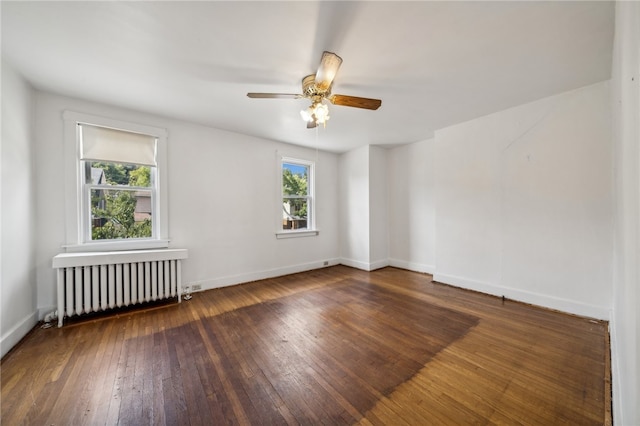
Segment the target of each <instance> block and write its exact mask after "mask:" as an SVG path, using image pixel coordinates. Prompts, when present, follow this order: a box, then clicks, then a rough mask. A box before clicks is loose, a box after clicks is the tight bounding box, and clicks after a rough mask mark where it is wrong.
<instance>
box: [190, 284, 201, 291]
mask: <svg viewBox="0 0 640 426" xmlns="http://www.w3.org/2000/svg"><path fill="white" fill-rule="evenodd" d="M191 289H192V290H193V291H198V290H202V286H201V285H200V284H194V285H192V286H191Z"/></svg>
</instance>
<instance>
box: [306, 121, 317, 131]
mask: <svg viewBox="0 0 640 426" xmlns="http://www.w3.org/2000/svg"><path fill="white" fill-rule="evenodd" d="M317 125H318V124H317V123H316V120H311V121H307V129H315V127H316V126H317Z"/></svg>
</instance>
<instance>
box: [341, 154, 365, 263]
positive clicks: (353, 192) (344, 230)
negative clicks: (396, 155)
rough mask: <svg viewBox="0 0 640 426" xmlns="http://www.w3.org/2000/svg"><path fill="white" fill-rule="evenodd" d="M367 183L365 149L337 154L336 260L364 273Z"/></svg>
mask: <svg viewBox="0 0 640 426" xmlns="http://www.w3.org/2000/svg"><path fill="white" fill-rule="evenodd" d="M369 184H370V182H369V147H368V146H363V147H360V148H357V149H354V150H352V151H349V152H346V153H344V154H342V155H340V158H339V184H338V188H339V192H338V200H339V201H338V208H339V217H340V220H339V226H340V261H341V262H342V263H343V264H345V265H349V266H352V267H355V268H359V269H364V270H369V269H370V246H369V238H370V235H369V230H370V227H369Z"/></svg>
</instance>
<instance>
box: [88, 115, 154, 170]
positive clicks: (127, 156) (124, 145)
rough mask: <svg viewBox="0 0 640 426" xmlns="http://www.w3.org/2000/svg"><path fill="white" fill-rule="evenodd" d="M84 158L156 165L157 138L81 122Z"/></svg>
mask: <svg viewBox="0 0 640 426" xmlns="http://www.w3.org/2000/svg"><path fill="white" fill-rule="evenodd" d="M80 131H81V132H82V147H81V150H80V158H81V159H82V160H93V161H108V162H114V163H129V164H142V165H145V166H156V138H155V137H154V136H150V135H143V134H141V133H132V132H125V131H122V130H116V129H110V128H107V127H98V126H91V125H88V124H80Z"/></svg>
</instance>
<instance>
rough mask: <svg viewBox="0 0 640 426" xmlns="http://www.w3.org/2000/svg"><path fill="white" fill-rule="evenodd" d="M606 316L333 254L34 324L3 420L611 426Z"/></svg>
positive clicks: (8, 383)
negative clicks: (358, 265) (308, 265)
mask: <svg viewBox="0 0 640 426" xmlns="http://www.w3.org/2000/svg"><path fill="white" fill-rule="evenodd" d="M607 327H608V326H607V323H606V322H602V321H594V320H591V319H588V318H580V317H576V316H572V315H567V314H563V313H559V312H554V311H550V310H546V309H541V308H537V307H534V306H529V305H526V304H522V303H517V302H513V301H510V300H502V299H501V298H497V297H492V296H487V295H484V294H481V293H476V292H472V291H466V290H461V289H456V288H454V287H450V286H447V285H443V284H440V283H435V282H432V280H431V276H429V275H426V274H418V273H413V272H408V271H404V270H400V269H396V268H383V269H380V270H377V271H373V272H366V271H360V270H356V269H352V268H348V267H344V266H336V267H331V268H325V269H320V270H315V271H310V272H306V273H301V274H294V275H288V276H283V277H277V278H273V279H270V280H263V281H256V282H251V283H247V284H243V285H238V286H233V287H227V288H221V289H216V290H210V291H206V292H199V293H194V294H193V299H192V300H190V301H184V302H183V303H181V304H169V305H164V306H149V307H142V308H140V309H134V310H130V311H126V312H122V313H117V312H116V313H115V314H111V315H102V316H100V315H98V316H91V317H88V318H87V319H84V320H83V319H82V318H79V319H77V320H74V321H69V322H68V325H67V326H65V327H64V328H61V329H56V328H52V329H39V328H38V329H34V330H33V331H32V332H30V333H29V334H28V335H27V337H26V338H25V339H24V340H23V341H22V342H21V343H19V344H18V345H17V346H16V348H14V349H13V350H12V351H11V352H10V353H9V354H8V355H7V356H5V358H3V360H2V364H1V366H0V368H2V389H1V400H0V401H1V409H2V413H1V418H0V422H1V423H2V424H25V425H42V424H74V425H92V426H93V425H103V424H105V425H106V424H109V425H112V424H120V425H130V424H136V425H152V424H153V425H208V424H239V425H249V424H270V425H271V424H275V425H298V424H309V425H312V424H313V425H317V424H331V425H336V424H360V425H388V424H393V425H415V424H443V425H447V424H452V425H453V424H533V425H536V424H540V425H547V424H559V423H568V424H584V425H589V424H594V425H595V424H611V420H610V416H611V407H610V405H611V399H610V386H611V383H610V373H609V372H608V369H610V362H609V361H608V351H609V341H608V331H607V330H608V328H607Z"/></svg>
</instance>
